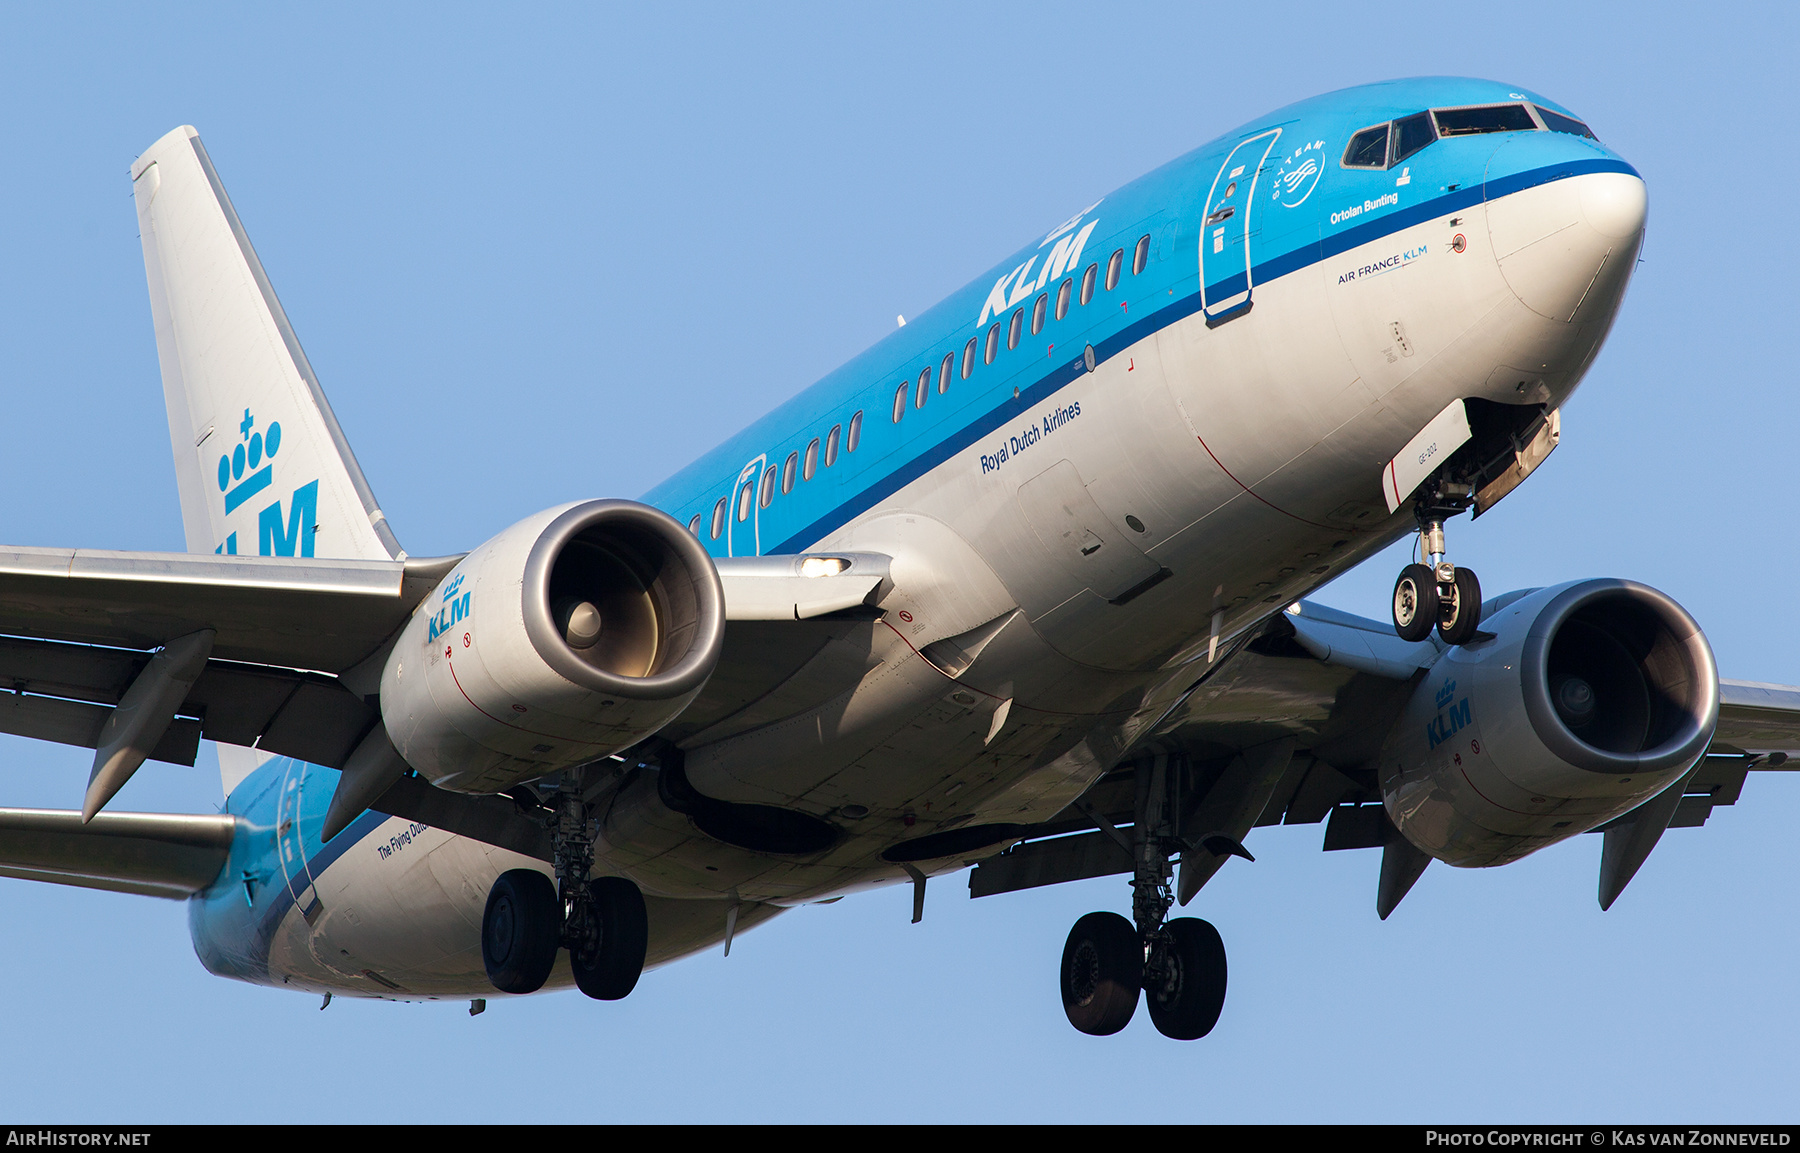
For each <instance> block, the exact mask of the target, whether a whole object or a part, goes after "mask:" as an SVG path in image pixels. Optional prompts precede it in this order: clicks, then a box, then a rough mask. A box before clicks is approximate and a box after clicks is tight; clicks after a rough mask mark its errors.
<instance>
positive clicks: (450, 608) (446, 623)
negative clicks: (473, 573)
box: [425, 573, 475, 644]
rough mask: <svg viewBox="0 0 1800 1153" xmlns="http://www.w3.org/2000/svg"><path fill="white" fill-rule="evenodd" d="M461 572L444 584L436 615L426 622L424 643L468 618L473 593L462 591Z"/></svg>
mask: <svg viewBox="0 0 1800 1153" xmlns="http://www.w3.org/2000/svg"><path fill="white" fill-rule="evenodd" d="M462 586H463V574H462V573H457V574H456V576H455V577H454V578H453V579H452V580H451V581H450V583H449V584H447V585H445V586H444V595H443V598H442V599H441V600H440V601H439V602H438V611H437V615H436V616H434V617H432V618H431V620H430V621H428V622H426V625H425V632H426V637H425V640H426V643H428V644H429V643H431V642H433V641H435V640H437V639H438V638H439V637H441V636H443V635H444V634H445V633H447V632H449V631H450V630H451V629H453V628H455V627H456V626H457V625H458V624H460V623H461V622H463V621H466V620H468V619H469V598H470V597H471V596H473V595H475V594H473V593H466V592H463V591H462Z"/></svg>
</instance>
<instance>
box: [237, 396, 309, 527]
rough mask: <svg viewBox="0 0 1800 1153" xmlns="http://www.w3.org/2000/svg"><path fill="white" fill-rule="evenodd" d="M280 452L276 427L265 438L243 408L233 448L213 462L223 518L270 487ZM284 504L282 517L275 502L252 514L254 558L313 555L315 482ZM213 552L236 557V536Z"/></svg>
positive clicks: (278, 502) (275, 423)
mask: <svg viewBox="0 0 1800 1153" xmlns="http://www.w3.org/2000/svg"><path fill="white" fill-rule="evenodd" d="M280 451H281V422H280V421H271V422H269V428H268V431H267V432H266V433H265V432H263V430H261V429H259V428H257V427H256V418H255V417H254V416H253V415H251V413H250V410H249V409H247V408H246V409H245V410H244V419H243V420H242V421H240V422H239V424H238V445H237V447H236V448H234V449H232V450H231V452H229V453H227V454H225V455H222V456H220V457H219V492H220V493H222V494H223V495H224V499H225V516H226V517H227V518H229V517H230V516H231V514H232V513H234V512H236V511H237V510H238V509H239V508H240V507H242V506H243V504H244V503H245V502H246V501H248V500H250V499H251V498H252V497H254V496H256V495H258V494H259V493H261V492H263V491H264V490H265V489H267V488H269V487H270V486H271V485H273V484H274V483H275V456H276V454H277V453H279V452H280ZM288 504H289V511H288V514H287V515H286V516H285V517H284V516H283V515H282V508H281V505H282V502H281V500H280V499H279V498H278V499H276V500H275V502H274V503H273V504H269V505H266V506H264V507H263V508H262V509H261V510H260V511H259V512H258V513H257V514H256V552H257V555H258V556H294V555H296V554H298V555H300V556H311V555H313V536H314V534H316V533H317V532H318V531H319V523H318V522H319V482H318V481H316V480H312V481H308V482H307V483H305V484H303V485H301V486H300V487H299V488H296V489H295V490H294V491H293V493H292V496H291V498H290V500H289V501H288ZM213 551H214V552H215V553H225V554H228V555H230V556H236V555H237V552H238V534H237V533H236V532H235V531H233V532H231V533H228V534H227V535H226V537H225V542H224V543H223V544H221V545H219V547H218V548H215V549H214V550H213Z"/></svg>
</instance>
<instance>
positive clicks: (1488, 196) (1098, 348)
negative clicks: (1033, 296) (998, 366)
mask: <svg viewBox="0 0 1800 1153" xmlns="http://www.w3.org/2000/svg"><path fill="white" fill-rule="evenodd" d="M1596 172H1620V173H1624V174H1626V175H1628V176H1637V175H1638V171H1637V169H1635V168H1633V167H1632V166H1631V165H1629V164H1627V163H1625V162H1624V161H1623V160H1613V159H1608V158H1599V157H1596V158H1595V159H1592V160H1576V161H1570V162H1567V163H1563V164H1551V165H1546V166H1545V167H1542V168H1533V169H1531V170H1529V171H1526V172H1518V173H1514V174H1513V175H1511V176H1503V177H1501V178H1500V179H1498V180H1490V181H1488V182H1486V183H1484V184H1476V185H1470V186H1469V187H1467V188H1459V189H1457V190H1456V191H1455V192H1447V193H1445V194H1444V195H1442V196H1438V197H1434V198H1433V199H1431V200H1426V201H1423V202H1421V203H1419V204H1415V205H1412V206H1411V207H1408V208H1401V209H1398V210H1396V211H1394V212H1390V213H1388V214H1387V215H1385V216H1382V217H1380V218H1378V219H1375V220H1370V221H1367V222H1366V223H1363V224H1358V225H1356V226H1354V227H1352V228H1346V229H1344V230H1343V231H1342V232H1335V233H1333V234H1331V235H1330V236H1327V237H1325V238H1324V239H1322V240H1318V241H1314V242H1313V243H1311V244H1304V245H1301V246H1300V247H1299V248H1296V249H1292V250H1291V251H1288V252H1284V253H1282V254H1281V255H1279V256H1274V257H1271V258H1269V259H1268V260H1265V261H1263V262H1262V263H1260V264H1257V265H1255V266H1253V267H1252V269H1251V273H1250V275H1251V281H1252V283H1253V284H1257V285H1263V284H1267V283H1269V282H1270V281H1272V280H1277V279H1279V278H1281V277H1283V276H1286V275H1288V274H1289V273H1292V272H1298V271H1300V270H1301V269H1303V268H1308V267H1311V266H1312V265H1314V264H1317V263H1319V262H1320V261H1322V260H1327V259H1330V258H1331V257H1333V256H1337V255H1340V254H1341V253H1345V252H1348V251H1350V250H1351V249H1353V248H1360V247H1362V246H1363V245H1365V244H1370V243H1373V242H1374V241H1377V240H1380V239H1382V238H1383V237H1385V236H1390V235H1392V234H1393V233H1396V232H1400V231H1402V230H1404V229H1407V228H1411V227H1413V226H1414V225H1417V224H1423V223H1424V222H1426V221H1427V220H1433V219H1436V218H1437V217H1439V216H1443V215H1445V214H1446V213H1451V212H1455V211H1457V210H1458V209H1460V208H1468V207H1470V206H1472V205H1476V204H1480V203H1481V202H1482V201H1484V200H1494V199H1497V198H1499V197H1502V196H1508V195H1510V194H1512V193H1514V192H1522V191H1524V190H1525V189H1527V188H1535V187H1537V186H1538V185H1540V184H1549V183H1551V182H1552V181H1556V180H1563V179H1566V178H1568V177H1571V176H1586V175H1589V174H1591V173H1596ZM1214 295H1215V296H1218V293H1216V292H1215V293H1214ZM1220 299H1223V297H1220ZM1200 302H1201V297H1200V293H1199V292H1198V291H1195V292H1192V293H1189V294H1188V295H1186V296H1184V297H1182V298H1181V299H1179V300H1177V301H1175V302H1174V303H1173V304H1169V305H1167V306H1165V307H1164V308H1162V309H1159V310H1158V311H1156V312H1153V313H1151V314H1150V315H1148V316H1146V317H1144V318H1143V319H1142V320H1137V321H1134V322H1132V323H1131V324H1128V325H1126V326H1125V327H1124V328H1122V329H1120V330H1119V331H1118V332H1116V333H1114V334H1113V335H1111V336H1108V337H1104V338H1102V339H1101V340H1100V341H1098V342H1096V343H1095V345H1094V359H1095V361H1096V362H1099V361H1102V360H1107V359H1110V358H1111V357H1113V356H1116V355H1118V354H1119V353H1121V352H1123V351H1124V350H1125V349H1127V348H1130V347H1131V346H1132V345H1134V344H1136V343H1137V342H1138V341H1140V340H1142V339H1144V338H1145V337H1146V336H1149V335H1151V334H1152V333H1155V332H1160V331H1162V330H1163V329H1165V328H1167V327H1169V326H1170V325H1172V324H1176V323H1179V322H1180V321H1183V320H1186V319H1187V318H1188V317H1190V316H1192V315H1194V313H1196V312H1199V311H1200V308H1201V303H1200ZM1082 368H1083V366H1082V362H1081V360H1080V358H1077V359H1075V360H1073V361H1069V362H1066V363H1062V364H1059V365H1058V366H1057V367H1055V368H1052V369H1050V370H1049V371H1048V372H1047V373H1045V374H1044V375H1043V376H1042V377H1039V378H1038V380H1037V381H1035V382H1034V383H1032V384H1030V385H1028V386H1021V387H1020V389H1019V395H1018V396H1016V397H1009V398H1007V399H1005V400H1003V401H1001V403H1000V404H998V405H996V406H995V407H993V408H991V409H989V410H987V411H986V412H983V413H979V414H977V415H976V416H975V418H974V419H973V420H972V421H971V422H970V423H969V424H966V425H964V426H963V427H961V428H959V429H954V430H952V431H951V432H950V433H949V435H947V436H946V437H945V438H944V439H943V440H941V441H939V442H938V443H937V444H935V445H931V446H929V447H926V448H924V449H922V450H921V451H920V452H918V453H917V454H916V455H914V456H912V457H911V458H909V459H907V460H905V461H903V462H901V463H900V464H898V465H897V466H896V467H895V468H894V470H893V471H892V472H890V473H888V474H887V475H886V476H881V477H877V478H875V479H874V480H873V481H871V482H870V483H869V485H868V487H866V488H864V489H863V490H862V491H861V492H858V493H856V494H854V495H853V496H851V497H850V498H849V499H848V500H845V501H844V502H843V503H842V504H839V505H838V506H837V507H836V508H834V509H832V510H831V511H830V512H827V513H825V514H824V515H823V516H821V517H819V518H818V519H817V520H815V521H813V522H812V523H811V524H809V525H807V526H806V527H804V528H802V529H800V530H798V531H797V532H795V533H794V534H793V535H792V536H789V537H788V538H787V539H786V540H784V541H781V542H780V543H779V544H775V545H772V546H771V547H770V548H769V549H768V551H769V552H771V553H787V552H794V551H796V550H798V549H802V548H805V547H807V546H808V545H810V544H812V543H813V542H814V541H817V540H819V539H820V538H821V537H823V536H825V535H826V534H827V533H829V532H831V531H833V530H834V529H836V528H838V527H839V526H841V525H843V524H845V523H847V522H848V521H850V520H851V519H853V518H855V517H858V516H860V515H862V514H863V513H865V512H867V511H869V510H870V509H871V508H874V507H875V506H876V505H877V504H880V503H881V502H882V501H884V500H886V499H887V498H888V497H890V496H892V495H894V494H895V493H896V492H899V491H900V490H901V489H903V488H905V487H906V486H907V485H909V484H911V483H912V482H913V481H915V480H917V479H918V478H919V477H921V476H924V475H925V474H926V473H928V472H930V471H931V470H932V469H934V468H936V467H937V466H938V465H940V464H943V463H944V462H945V461H947V460H949V459H950V458H951V457H953V456H955V455H956V454H957V453H959V452H961V451H963V450H964V449H966V448H968V447H970V446H971V445H973V444H974V443H975V442H976V441H978V440H981V439H982V438H983V437H986V436H989V435H992V434H993V433H994V432H996V431H998V430H999V429H1000V428H1001V427H1002V426H1003V425H1006V424H1008V423H1010V422H1012V421H1014V420H1017V419H1018V418H1019V417H1020V416H1021V415H1023V414H1024V412H1025V411H1026V410H1027V409H1030V408H1032V407H1034V406H1035V405H1037V404H1038V403H1039V402H1041V401H1043V400H1044V399H1045V398H1047V397H1049V396H1051V395H1052V394H1054V393H1055V392H1057V391H1058V390H1060V389H1061V388H1062V387H1063V386H1065V385H1067V384H1068V383H1069V382H1070V381H1073V380H1074V379H1075V378H1077V377H1078V376H1080V375H1081V374H1082Z"/></svg>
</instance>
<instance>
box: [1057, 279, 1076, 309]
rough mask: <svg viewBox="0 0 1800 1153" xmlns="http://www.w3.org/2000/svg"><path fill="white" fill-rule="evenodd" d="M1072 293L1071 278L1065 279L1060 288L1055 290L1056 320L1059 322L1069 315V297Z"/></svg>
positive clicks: (1072, 284)
mask: <svg viewBox="0 0 1800 1153" xmlns="http://www.w3.org/2000/svg"><path fill="white" fill-rule="evenodd" d="M1074 291H1075V278H1074V277H1073V276H1070V277H1067V278H1065V279H1064V280H1063V282H1062V286H1061V287H1060V288H1058V289H1057V290H1056V319H1058V320H1061V319H1062V318H1063V317H1065V316H1067V315H1069V297H1070V296H1071V295H1073V293H1074Z"/></svg>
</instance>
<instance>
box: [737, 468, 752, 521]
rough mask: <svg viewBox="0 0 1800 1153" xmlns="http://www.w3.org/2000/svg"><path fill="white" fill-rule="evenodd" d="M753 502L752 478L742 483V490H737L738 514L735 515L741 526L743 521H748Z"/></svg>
mask: <svg viewBox="0 0 1800 1153" xmlns="http://www.w3.org/2000/svg"><path fill="white" fill-rule="evenodd" d="M755 502H756V479H755V478H754V477H752V478H751V479H749V480H747V481H745V482H744V487H743V488H740V489H738V513H737V516H738V523H739V524H743V523H744V522H745V521H747V520H749V519H750V507H751V505H753V504H754V503H755Z"/></svg>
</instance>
